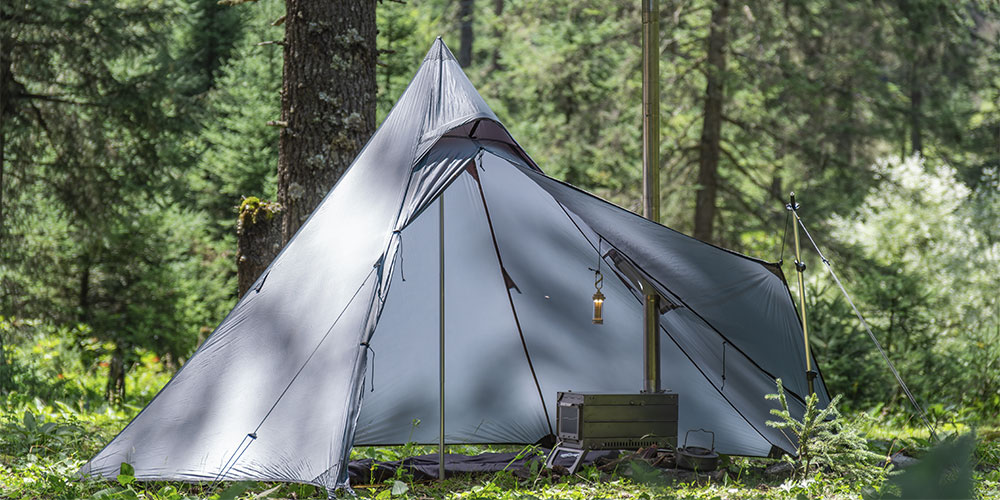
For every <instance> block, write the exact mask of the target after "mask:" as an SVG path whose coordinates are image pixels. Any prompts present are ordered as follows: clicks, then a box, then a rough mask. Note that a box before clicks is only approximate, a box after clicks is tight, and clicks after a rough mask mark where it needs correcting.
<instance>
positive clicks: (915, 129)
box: [910, 78, 924, 155]
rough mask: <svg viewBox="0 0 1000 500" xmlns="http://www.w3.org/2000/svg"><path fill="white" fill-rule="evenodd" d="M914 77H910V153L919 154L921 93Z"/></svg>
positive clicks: (921, 146) (921, 140) (920, 148)
mask: <svg viewBox="0 0 1000 500" xmlns="http://www.w3.org/2000/svg"><path fill="white" fill-rule="evenodd" d="M916 80H917V79H916V78H911V79H910V154H914V155H919V154H921V153H922V152H923V150H924V143H923V139H922V136H921V130H920V105H921V102H922V101H923V93H922V92H921V91H920V84H919V83H918V82H917V81H916Z"/></svg>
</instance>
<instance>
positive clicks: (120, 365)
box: [104, 344, 125, 405]
mask: <svg viewBox="0 0 1000 500" xmlns="http://www.w3.org/2000/svg"><path fill="white" fill-rule="evenodd" d="M104 397H105V398H106V399H107V400H108V403H111V404H113V405H120V404H121V403H122V402H123V401H125V349H124V348H123V347H122V346H121V344H115V350H114V352H112V353H111V362H110V363H108V386H107V388H106V389H105V391H104Z"/></svg>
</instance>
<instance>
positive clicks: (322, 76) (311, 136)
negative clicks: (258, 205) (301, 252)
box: [278, 0, 377, 243]
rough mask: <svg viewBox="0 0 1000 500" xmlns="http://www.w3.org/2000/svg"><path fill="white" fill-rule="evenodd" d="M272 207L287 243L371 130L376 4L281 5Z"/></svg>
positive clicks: (292, 0)
mask: <svg viewBox="0 0 1000 500" xmlns="http://www.w3.org/2000/svg"><path fill="white" fill-rule="evenodd" d="M285 7H286V16H287V17H286V21H285V40H284V44H285V49H284V56H285V64H284V81H283V84H282V92H281V123H280V125H281V126H282V127H283V128H282V130H281V136H280V138H279V141H278V203H280V204H281V206H282V214H283V215H282V241H283V243H287V242H288V240H290V239H291V238H292V236H293V235H294V234H295V232H296V231H297V230H298V229H299V226H301V225H302V223H303V222H304V221H305V220H306V218H307V217H309V214H311V213H312V211H313V209H315V208H316V205H318V204H319V202H320V201H321V200H322V199H323V197H324V196H325V195H326V193H327V192H328V191H329V190H330V189H331V188H332V187H333V185H334V184H336V182H337V180H338V179H339V178H340V176H341V175H343V173H344V172H345V171H346V170H347V167H349V166H350V164H351V162H352V161H353V160H354V157H355V156H357V154H358V152H359V151H360V150H361V148H362V147H363V146H364V144H365V142H367V141H368V139H369V138H370V137H371V134H372V132H374V130H375V60H376V55H377V51H376V48H375V33H376V29H375V1H374V0H364V1H350V2H330V1H321V0H286V2H285Z"/></svg>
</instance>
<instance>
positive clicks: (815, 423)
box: [765, 378, 886, 484]
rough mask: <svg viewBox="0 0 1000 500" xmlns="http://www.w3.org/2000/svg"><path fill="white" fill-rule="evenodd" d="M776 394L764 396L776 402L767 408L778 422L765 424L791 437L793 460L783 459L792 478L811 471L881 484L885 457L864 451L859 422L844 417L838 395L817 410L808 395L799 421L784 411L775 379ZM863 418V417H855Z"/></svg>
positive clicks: (784, 403) (785, 402) (781, 388)
mask: <svg viewBox="0 0 1000 500" xmlns="http://www.w3.org/2000/svg"><path fill="white" fill-rule="evenodd" d="M777 382H778V392H777V393H776V394H768V395H766V396H765V398H766V399H768V400H772V401H774V400H776V401H778V403H779V404H780V405H781V408H780V409H777V408H773V409H771V414H772V415H774V416H776V417H778V418H779V420H776V421H775V420H769V421H768V422H767V425H768V426H769V427H773V428H776V429H781V430H782V431H783V432H784V431H786V430H787V431H790V432H791V433H792V434H794V436H795V438H796V441H797V442H798V447H797V449H796V455H797V456H795V457H791V456H789V455H785V456H784V457H783V458H784V460H787V461H788V462H789V463H791V464H792V465H794V466H795V475H796V476H797V477H798V478H800V479H805V478H806V477H807V476H808V475H809V474H810V473H812V472H814V471H824V472H831V473H833V474H835V475H837V476H840V477H843V478H845V479H848V480H849V481H861V482H863V483H866V484H871V483H877V482H881V480H882V479H884V477H885V474H886V470H885V468H884V467H881V466H879V462H880V461H883V460H884V459H885V457H883V456H882V455H880V454H878V453H875V452H873V451H871V450H869V449H868V441H867V439H866V438H865V435H864V431H863V430H862V428H863V425H862V424H863V423H864V422H861V421H859V420H848V419H846V418H844V417H843V416H842V415H841V413H840V410H838V409H837V405H838V404H839V403H840V400H841V397H840V395H839V394H838V395H837V396H836V397H834V398H833V400H832V401H830V404H829V405H827V407H826V408H820V407H819V404H818V401H819V400H818V398H817V397H816V395H815V394H810V395H809V396H808V397H807V398H806V400H805V411H804V412H803V414H802V418H801V419H796V418H795V417H794V416H793V415H792V414H791V412H790V411H789V409H788V400H787V398H786V396H785V388H784V386H783V385H782V383H781V379H780V378H779V379H778V381H777ZM858 418H859V419H864V418H866V417H865V416H864V414H862V416H859V417H858Z"/></svg>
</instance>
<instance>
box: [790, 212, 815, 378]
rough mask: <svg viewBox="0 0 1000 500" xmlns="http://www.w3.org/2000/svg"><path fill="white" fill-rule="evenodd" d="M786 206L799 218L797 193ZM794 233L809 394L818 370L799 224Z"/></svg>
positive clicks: (794, 225) (793, 228)
mask: <svg viewBox="0 0 1000 500" xmlns="http://www.w3.org/2000/svg"><path fill="white" fill-rule="evenodd" d="M786 208H787V209H788V210H789V211H791V212H792V213H793V214H794V215H795V217H796V218H798V213H797V212H796V211H797V210H798V209H799V205H798V204H797V203H795V193H791V194H789V202H788V205H787V207H786ZM796 222H797V221H796ZM792 233H793V234H794V235H795V271H796V275H798V282H799V314H801V317H802V343H803V348H804V349H805V355H806V381H807V382H808V383H809V394H816V391H815V390H814V389H813V379H815V378H816V372H815V371H813V369H812V360H811V359H810V357H809V327H808V326H807V324H806V288H805V279H804V278H803V273H805V271H806V264H805V262H802V257H801V255H800V253H799V225H798V224H792Z"/></svg>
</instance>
